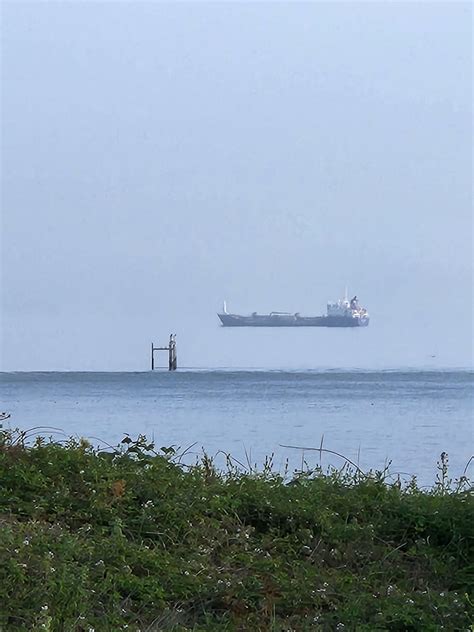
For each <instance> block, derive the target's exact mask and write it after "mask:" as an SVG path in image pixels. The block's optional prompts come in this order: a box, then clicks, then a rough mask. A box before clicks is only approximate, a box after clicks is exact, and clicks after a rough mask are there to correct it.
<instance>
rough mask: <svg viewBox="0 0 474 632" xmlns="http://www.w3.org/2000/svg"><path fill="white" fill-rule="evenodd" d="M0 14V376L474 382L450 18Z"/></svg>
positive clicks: (466, 173) (464, 123)
mask: <svg viewBox="0 0 474 632" xmlns="http://www.w3.org/2000/svg"><path fill="white" fill-rule="evenodd" d="M2 12H3V16H2V48H3V50H2V142H1V146H2V368H3V369H4V370H62V369H66V370H67V369H78V370H81V369H84V370H88V369H91V370H100V369H104V370H141V369H147V368H148V366H149V343H150V341H151V340H154V341H155V342H164V341H166V339H167V336H168V334H169V332H171V331H175V332H176V333H177V334H178V351H179V361H180V364H181V365H182V366H183V365H186V366H212V367H213V366H235V367H244V366H260V367H273V368H283V367H315V368H316V367H325V366H327V367H350V366H353V367H373V368H378V367H397V366H425V365H426V366H470V365H472V318H473V285H472V188H471V167H472V159H471V145H472V127H471V116H472V110H471V87H472V62H471V54H472V8H471V5H470V3H461V2H450V3H445V4H444V3H439V2H435V3H428V2H419V3H415V2H410V3H398V2H391V3H384V2H368V3H354V2H353V3H348V4H345V3H339V2H331V3H327V4H325V3H312V4H295V3H278V4H277V3H275V4H273V3H247V4H244V3H220V4H219V3H200V2H194V3H169V4H167V3H153V2H148V3H140V2H120V3H119V2H117V3H115V2H106V3H103V4H101V3H98V2H63V3H53V2H34V3H22V2H19V1H18V0H15V1H14V2H10V3H9V2H4V3H3V6H2ZM345 285H348V286H349V291H350V292H351V293H357V295H358V296H359V298H360V300H361V302H362V304H364V305H365V306H366V307H367V308H368V309H369V312H370V314H371V324H370V326H369V327H368V328H367V329H361V330H328V329H302V330H293V329H286V330H285V329H283V330H272V329H270V330H258V329H257V330H255V329H249V330H246V329H243V330H239V329H221V328H220V327H219V323H218V320H217V316H216V312H217V311H218V310H219V309H220V306H221V303H222V300H223V299H224V298H225V299H227V302H228V306H229V309H231V310H234V311H236V312H244V313H245V312H251V311H254V310H258V311H262V312H264V311H271V310H285V311H286V310H288V311H300V312H302V313H308V314H320V313H323V312H324V311H325V304H326V301H327V300H331V299H335V298H338V297H339V296H340V295H341V294H342V293H343V291H344V286H345ZM432 356H436V357H434V358H433V357H432ZM163 360H164V358H163Z"/></svg>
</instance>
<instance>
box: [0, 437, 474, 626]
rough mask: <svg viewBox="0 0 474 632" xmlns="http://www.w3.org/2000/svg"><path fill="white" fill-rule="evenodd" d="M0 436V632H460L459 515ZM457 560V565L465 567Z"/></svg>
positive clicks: (464, 554)
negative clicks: (230, 631) (334, 631)
mask: <svg viewBox="0 0 474 632" xmlns="http://www.w3.org/2000/svg"><path fill="white" fill-rule="evenodd" d="M179 461H180V459H179V458H178V455H177V454H176V453H175V451H174V450H173V449H171V448H168V449H162V450H161V451H159V452H158V453H157V452H155V451H154V446H153V445H147V443H146V440H145V439H144V438H143V437H139V438H138V440H136V441H132V440H131V439H130V438H128V437H127V438H125V439H124V442H123V443H122V445H121V447H120V449H117V450H112V449H111V450H110V451H107V452H101V451H99V450H97V449H95V448H93V447H92V446H91V445H90V444H89V443H88V442H86V441H75V440H70V441H68V442H66V443H64V444H59V443H57V442H53V441H52V440H44V439H41V438H38V439H36V441H35V442H34V443H32V444H30V443H29V442H28V436H27V434H26V433H21V432H18V431H6V430H0V526H1V530H0V630H2V631H5V632H6V631H9V630H35V631H36V630H50V631H67V632H69V631H77V632H87V631H92V630H95V631H96V632H106V631H113V632H115V631H117V630H123V629H127V630H130V631H137V630H141V631H142V632H144V631H145V630H148V631H157V630H174V631H180V630H249V631H257V630H265V631H266V630H275V631H280V630H282V631H283V630H295V631H300V630H322V631H326V630H327V631H332V630H343V629H344V630H360V631H363V630H367V631H368V630H370V631H371V632H372V631H374V630H400V631H401V630H416V631H419V630H423V631H429V630H433V631H438V630H441V629H444V630H468V629H472V628H470V625H471V622H472V616H471V615H472V605H473V602H472V592H471V591H472V585H473V575H472V560H473V555H472V546H473V540H472V536H473V525H474V520H473V518H474V515H473V505H472V499H471V497H470V493H469V483H468V481H466V480H461V481H458V482H457V483H456V484H454V485H451V484H450V482H449V481H448V479H447V472H446V461H445V459H444V458H443V461H442V463H441V465H440V467H441V470H440V478H439V480H438V482H437V484H436V485H435V487H434V488H433V490H431V491H429V492H425V491H421V490H420V489H418V488H417V486H416V484H415V482H413V481H412V483H410V484H409V485H407V486H405V487H403V486H402V485H400V483H396V484H388V483H386V482H385V481H384V475H383V473H372V474H369V475H363V474H361V473H358V472H357V471H352V472H350V471H348V470H347V469H343V470H342V471H339V472H336V471H334V472H329V473H325V474H323V473H322V472H321V471H313V472H310V471H308V472H305V473H301V474H299V475H297V476H296V477H295V478H293V479H292V480H291V481H290V482H288V480H285V479H284V478H282V477H281V476H279V475H277V474H275V473H272V471H271V468H270V467H265V468H264V471H263V472H260V473H255V472H250V473H245V472H243V471H242V469H241V468H240V470H239V469H237V468H235V467H234V466H233V465H232V463H233V461H232V460H230V459H229V461H228V464H229V466H228V470H227V471H226V472H225V473H222V472H220V471H217V470H216V468H215V467H214V466H213V463H212V461H211V460H210V459H209V458H207V457H204V458H203V459H202V460H201V462H200V463H199V464H197V465H195V466H193V467H184V466H183V465H180V463H179ZM470 564H471V566H470Z"/></svg>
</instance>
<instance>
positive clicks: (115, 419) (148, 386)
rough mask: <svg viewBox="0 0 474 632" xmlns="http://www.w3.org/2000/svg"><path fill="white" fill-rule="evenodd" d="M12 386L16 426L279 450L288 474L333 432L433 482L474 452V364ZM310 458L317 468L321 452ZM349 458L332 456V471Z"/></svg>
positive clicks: (25, 378)
mask: <svg viewBox="0 0 474 632" xmlns="http://www.w3.org/2000/svg"><path fill="white" fill-rule="evenodd" d="M0 386H1V392H0V408H1V410H6V411H8V412H10V413H11V415H12V419H11V425H12V426H20V427H21V428H29V427H33V426H55V427H57V428H60V429H61V430H62V431H63V432H64V433H65V434H66V435H80V436H85V437H93V438H94V443H99V440H104V441H106V442H108V443H111V444H116V443H118V442H119V441H120V439H122V438H123V436H124V433H129V434H131V435H132V436H133V435H137V434H138V433H142V434H146V435H147V436H148V437H152V438H154V440H155V441H156V443H157V444H158V445H159V446H169V445H178V446H182V447H183V448H185V447H187V446H189V445H190V444H192V443H194V442H196V446H195V447H194V448H193V452H194V453H196V452H199V451H200V450H201V449H202V448H204V449H205V450H206V451H207V452H208V453H211V454H215V453H217V452H218V451H219V450H223V451H227V452H230V453H231V454H232V455H234V456H235V457H236V458H238V459H240V460H244V461H246V459H247V456H248V457H249V458H251V461H252V462H256V463H258V464H260V465H261V464H262V462H263V460H264V458H265V456H266V455H270V454H271V453H274V454H275V457H274V463H275V467H276V468H277V469H281V470H283V468H284V464H285V461H286V459H287V458H288V459H289V461H290V469H292V468H294V467H297V466H298V465H300V464H301V458H302V453H301V451H296V450H291V449H288V448H282V447H281V444H288V445H294V446H306V447H319V445H320V443H321V438H322V436H323V435H324V444H323V445H324V447H326V448H328V449H331V450H335V451H337V452H341V453H343V454H344V455H346V456H347V457H348V458H350V459H352V460H354V461H358V462H359V464H360V466H361V467H362V468H364V469H367V468H383V467H384V465H385V464H386V462H387V460H391V461H392V464H391V468H390V469H391V471H393V472H394V473H395V472H403V473H405V474H408V475H412V474H415V475H417V476H418V478H419V481H420V483H422V484H424V485H431V484H432V483H433V481H434V478H435V474H436V461H437V459H438V457H439V454H440V452H441V451H446V452H448V454H449V459H450V465H451V474H452V475H453V476H459V475H460V474H462V471H463V469H464V467H465V465H466V463H467V462H468V460H469V458H470V456H471V454H472V451H473V441H472V439H473V392H474V374H473V372H472V371H425V372H423V371H383V372H363V371H345V372H336V371H319V372H318V371H307V372H285V371H230V370H222V371H206V370H201V371H178V372H176V373H173V374H169V373H167V372H161V371H156V372H155V373H150V372H148V373H3V374H1V375H0ZM51 434H53V433H51ZM54 436H55V437H57V438H61V434H59V433H55V434H54ZM246 454H247V456H246ZM304 458H305V459H306V461H307V462H308V463H309V464H310V465H315V464H317V463H318V462H319V453H316V452H311V451H307V452H305V453H304ZM342 463H343V461H341V460H340V459H339V458H337V457H335V456H330V455H323V463H322V464H323V466H326V465H329V464H334V465H337V466H340V465H342ZM471 468H472V469H471V472H470V474H471V477H474V471H472V470H474V465H472V464H471Z"/></svg>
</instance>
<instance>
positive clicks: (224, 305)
mask: <svg viewBox="0 0 474 632" xmlns="http://www.w3.org/2000/svg"><path fill="white" fill-rule="evenodd" d="M222 311H223V312H224V314H227V302H226V301H224V304H223V305H222Z"/></svg>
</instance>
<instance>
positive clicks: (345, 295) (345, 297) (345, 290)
mask: <svg viewBox="0 0 474 632" xmlns="http://www.w3.org/2000/svg"><path fill="white" fill-rule="evenodd" d="M344 300H345V301H347V285H346V287H345V288H344Z"/></svg>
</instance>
